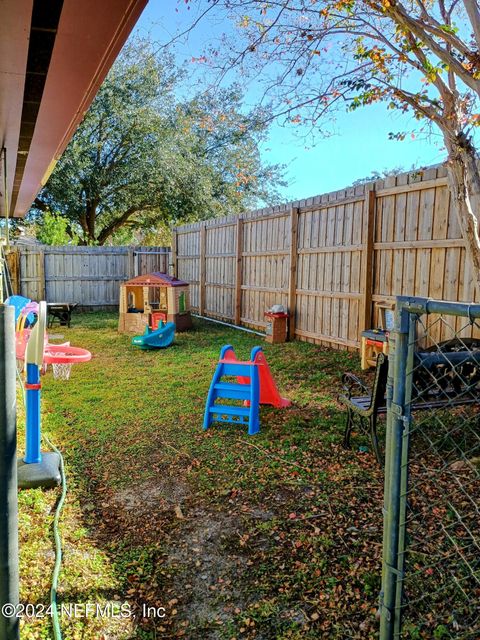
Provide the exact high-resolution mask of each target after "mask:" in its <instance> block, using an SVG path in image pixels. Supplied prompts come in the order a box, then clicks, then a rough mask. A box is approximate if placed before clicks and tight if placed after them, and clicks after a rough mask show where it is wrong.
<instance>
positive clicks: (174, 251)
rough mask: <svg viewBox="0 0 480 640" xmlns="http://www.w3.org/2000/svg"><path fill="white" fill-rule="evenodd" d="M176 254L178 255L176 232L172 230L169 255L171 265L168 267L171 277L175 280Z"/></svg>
mask: <svg viewBox="0 0 480 640" xmlns="http://www.w3.org/2000/svg"><path fill="white" fill-rule="evenodd" d="M177 253H178V233H177V230H176V229H174V230H173V234H172V249H171V253H170V259H171V264H170V265H169V266H171V267H172V275H173V276H174V277H175V278H178V273H177Z"/></svg>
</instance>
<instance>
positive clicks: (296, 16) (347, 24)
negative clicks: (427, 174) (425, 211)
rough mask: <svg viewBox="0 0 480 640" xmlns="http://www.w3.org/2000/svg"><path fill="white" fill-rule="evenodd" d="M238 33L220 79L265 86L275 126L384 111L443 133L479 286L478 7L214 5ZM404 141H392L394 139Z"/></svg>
mask: <svg viewBox="0 0 480 640" xmlns="http://www.w3.org/2000/svg"><path fill="white" fill-rule="evenodd" d="M222 9H223V10H225V11H226V12H227V13H228V15H229V17H230V18H231V19H233V20H234V21H235V23H236V25H237V26H238V31H237V33H236V37H235V39H234V40H233V41H231V42H229V46H228V47H225V48H224V49H223V50H222V52H221V53H222V56H221V57H220V56H219V55H218V51H215V50H213V51H211V52H210V54H209V57H210V59H211V60H212V61H214V63H215V61H217V60H218V59H222V61H224V62H223V63H222V65H221V70H222V71H223V72H227V71H228V70H229V69H231V68H232V67H241V68H242V72H243V73H245V74H247V75H248V74H252V73H254V74H255V76H256V77H260V78H262V79H263V81H264V82H265V96H266V97H268V98H269V99H271V101H272V106H273V109H274V117H279V116H284V117H285V118H287V119H289V120H291V121H297V122H298V121H300V120H304V121H310V123H311V124H312V126H317V125H320V124H322V126H325V121H326V118H327V117H328V116H329V115H331V114H332V113H333V112H334V111H335V109H337V108H339V107H340V106H341V105H346V107H347V109H356V108H358V107H360V106H364V105H369V104H373V103H377V102H380V101H383V102H386V103H387V104H388V106H389V108H391V109H393V110H400V111H402V112H406V111H410V112H411V113H412V114H413V115H414V117H415V118H416V119H417V120H418V121H420V122H423V123H427V124H428V125H429V126H430V125H431V126H432V127H433V128H437V130H440V132H441V134H442V136H443V140H444V143H445V147H446V151H447V167H448V178H449V184H450V189H451V193H452V197H453V202H454V204H455V206H456V210H457V213H458V218H459V221H460V225H461V228H462V232H463V236H464V238H465V241H466V246H467V251H468V255H469V256H470V258H471V260H472V263H473V265H474V270H475V275H476V280H477V286H480V238H479V218H480V174H479V169H478V163H477V150H476V148H475V142H474V138H473V129H474V127H476V126H478V125H479V124H480V113H479V112H478V100H479V97H480V7H479V3H478V1H477V0H431V1H425V0H409V1H408V2H405V3H403V2H399V1H398V0H358V1H357V0H326V1H325V0H278V1H275V0H274V1H273V2H265V1H263V0H247V1H244V0H216V1H215V2H213V3H212V4H211V5H210V7H209V10H210V11H220V10H222ZM404 135H405V134H404V132H400V133H397V134H394V137H397V138H399V139H401V138H402V137H404Z"/></svg>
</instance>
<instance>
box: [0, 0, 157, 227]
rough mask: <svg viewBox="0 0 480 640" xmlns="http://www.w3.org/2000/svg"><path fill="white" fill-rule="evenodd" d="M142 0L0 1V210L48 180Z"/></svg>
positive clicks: (20, 210)
mask: <svg viewBox="0 0 480 640" xmlns="http://www.w3.org/2000/svg"><path fill="white" fill-rule="evenodd" d="M147 2H148V0H82V1H81V2H79V1H78V0H51V1H50V2H49V3H45V2H42V0H0V148H4V149H5V157H6V163H4V161H3V158H2V162H1V163H0V165H1V166H0V176H1V182H0V192H1V194H2V195H1V196H0V216H4V215H5V203H6V200H5V197H4V165H6V177H7V193H8V204H9V215H10V216H15V217H22V216H24V215H25V213H26V212H27V211H28V210H29V208H30V206H31V204H32V202H33V200H34V199H35V196H36V195H37V193H38V192H39V191H40V189H41V188H42V186H43V185H44V184H45V183H46V181H47V180H48V177H49V175H50V173H51V172H52V170H53V168H54V166H55V164H56V162H57V160H58V159H59V157H60V156H61V154H62V152H63V150H64V149H65V147H66V146H67V144H68V142H69V140H70V138H71V137H72V135H73V133H74V132H75V129H76V128H77V126H78V125H79V123H80V122H81V120H82V118H83V116H84V114H85V112H86V111H87V109H88V107H89V105H90V103H91V101H92V100H93V98H94V96H95V94H96V92H97V91H98V88H99V87H100V84H101V83H102V81H103V79H104V78H105V76H106V74H107V72H108V70H109V68H110V67H111V65H112V64H113V61H114V60H115V58H116V56H117V55H118V53H119V51H120V49H121V47H122V45H123V44H124V42H125V40H126V39H127V37H128V35H129V33H130V31H131V30H132V28H133V27H134V25H135V23H136V21H137V20H138V18H139V16H140V14H141V12H142V10H143V9H144V7H145V5H146V4H147Z"/></svg>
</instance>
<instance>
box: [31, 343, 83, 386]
mask: <svg viewBox="0 0 480 640" xmlns="http://www.w3.org/2000/svg"><path fill="white" fill-rule="evenodd" d="M91 357H92V354H91V353H90V351H87V350H86V349H81V348H80V347H71V346H70V345H69V344H48V345H46V346H45V351H44V354H43V361H44V363H45V364H51V365H52V369H53V377H54V378H55V379H56V380H68V379H69V378H70V371H71V370H72V365H74V364H79V363H81V362H88V361H89V360H90V359H91Z"/></svg>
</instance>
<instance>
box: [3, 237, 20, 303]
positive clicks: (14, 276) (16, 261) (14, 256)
mask: <svg viewBox="0 0 480 640" xmlns="http://www.w3.org/2000/svg"><path fill="white" fill-rule="evenodd" d="M5 257H6V260H7V266H8V271H9V273H10V279H11V284H12V289H13V293H14V294H16V295H19V294H20V254H19V250H18V247H10V250H9V251H8V252H7V254H6V256H5Z"/></svg>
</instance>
